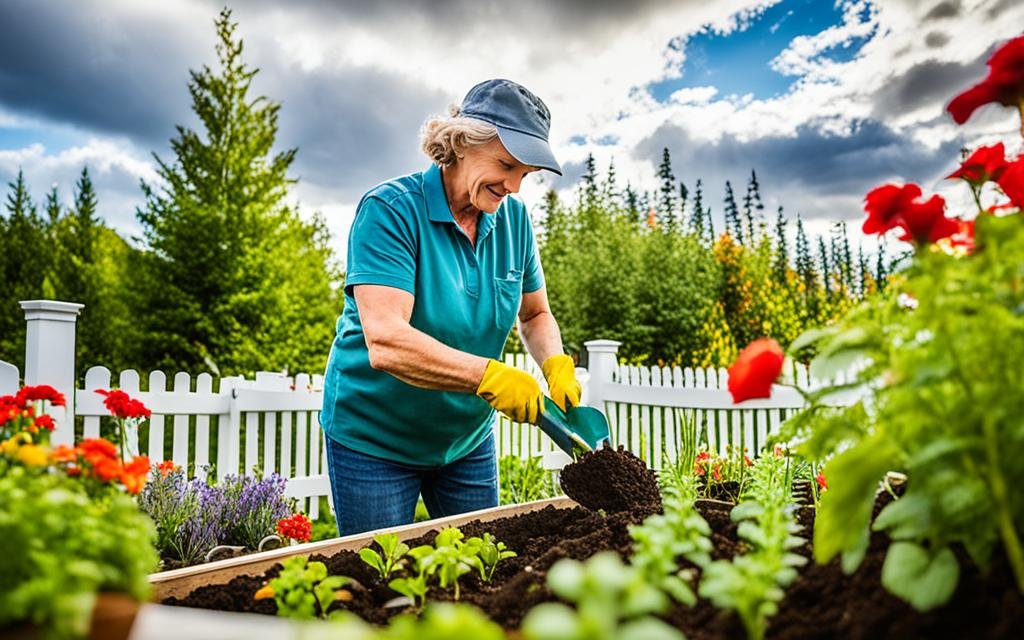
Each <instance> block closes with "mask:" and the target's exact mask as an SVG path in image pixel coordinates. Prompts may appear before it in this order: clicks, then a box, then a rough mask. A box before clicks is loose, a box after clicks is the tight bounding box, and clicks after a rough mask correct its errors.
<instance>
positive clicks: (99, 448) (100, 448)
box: [78, 438, 117, 465]
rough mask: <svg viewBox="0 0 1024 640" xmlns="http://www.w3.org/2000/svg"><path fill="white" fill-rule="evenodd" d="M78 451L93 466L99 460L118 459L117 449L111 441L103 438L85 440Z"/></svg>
mask: <svg viewBox="0 0 1024 640" xmlns="http://www.w3.org/2000/svg"><path fill="white" fill-rule="evenodd" d="M78 449H79V451H81V452H82V456H83V457H84V458H85V459H86V460H88V461H89V463H90V464H93V465H95V464H96V462H97V461H99V460H104V459H107V460H114V459H116V458H117V447H115V446H114V444H113V443H112V442H110V441H109V440H104V439H103V438H89V439H87V440H83V441H82V444H80V445H78Z"/></svg>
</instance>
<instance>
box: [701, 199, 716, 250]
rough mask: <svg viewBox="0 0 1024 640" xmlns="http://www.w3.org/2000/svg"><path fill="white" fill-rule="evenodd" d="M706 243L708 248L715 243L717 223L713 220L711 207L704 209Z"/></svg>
mask: <svg viewBox="0 0 1024 640" xmlns="http://www.w3.org/2000/svg"><path fill="white" fill-rule="evenodd" d="M703 228H704V238H703V240H704V242H705V244H706V245H707V246H709V247H710V246H711V245H712V244H714V243H715V223H714V221H713V220H712V219H711V207H704V225H703Z"/></svg>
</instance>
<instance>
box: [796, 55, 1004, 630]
mask: <svg viewBox="0 0 1024 640" xmlns="http://www.w3.org/2000/svg"><path fill="white" fill-rule="evenodd" d="M1022 53H1024V38H1021V37H1017V38H1015V39H1013V40H1011V41H1010V42H1008V43H1006V44H1005V45H1004V46H1003V47H1001V48H1000V49H999V50H998V51H997V52H996V53H995V54H994V55H993V56H992V59H991V60H990V61H989V65H990V67H992V72H991V74H990V78H989V79H988V80H986V81H985V82H983V83H982V85H985V84H986V83H989V81H990V80H992V82H996V83H997V84H999V85H1000V88H999V89H998V91H997V92H996V93H994V94H993V93H987V92H991V91H996V90H995V89H993V88H992V86H988V87H985V88H984V90H982V87H981V85H979V86H978V87H975V88H974V89H971V90H969V91H968V92H965V93H964V94H962V95H961V96H959V97H958V98H956V99H954V101H953V102H952V103H950V112H951V113H954V115H955V118H956V119H957V121H958V122H962V121H963V120H965V119H966V118H967V117H969V115H970V111H973V109H974V107H976V106H978V104H979V102H978V99H979V98H981V97H983V96H986V95H988V96H992V95H996V96H1000V97H999V98H998V99H997V100H996V101H1000V102H1002V104H1004V105H1012V106H1017V105H1018V103H1019V102H1020V101H1021V100H1022V99H1024V75H1022V74H1021V73H1020V72H1019V70H1017V69H1019V64H1017V63H1016V62H1012V61H1013V60H1019V59H1020V55H1021V54H1022ZM1007 63H1010V66H1008V67H1006V68H1000V69H997V67H1001V66H1002V65H1005V64H1007ZM1013 65H1016V66H1013ZM967 103H970V104H967ZM954 104H956V105H957V106H955V107H954ZM968 106H970V108H969V109H968V108H967V107H968ZM949 178H953V179H960V180H963V181H964V182H966V183H967V186H968V187H969V189H970V191H971V195H972V196H973V199H974V202H975V204H976V205H977V208H978V213H977V215H976V216H975V217H974V218H973V219H967V218H968V217H969V216H965V217H964V218H963V219H957V218H951V217H947V216H946V212H945V208H946V203H945V201H944V200H943V199H942V197H940V196H938V195H934V196H931V197H928V198H926V197H925V196H924V195H923V194H922V190H921V188H920V187H919V186H917V185H915V184H904V185H897V184H886V185H882V186H879V187H877V188H875V189H873V190H872V191H871V192H869V193H868V194H867V197H866V205H865V210H866V212H867V214H868V216H867V219H866V220H865V222H864V231H865V233H878V234H884V233H887V232H889V231H890V230H899V231H900V233H901V236H900V239H901V240H904V241H907V242H910V243H912V245H913V247H914V253H913V256H912V259H911V260H910V262H909V264H908V265H907V266H906V269H905V271H904V272H903V273H901V274H900V277H899V278H898V279H895V280H894V281H893V282H892V284H891V285H890V289H889V291H887V295H884V296H882V297H879V298H878V299H876V300H874V301H872V302H870V303H868V304H864V305H862V306H860V307H858V308H857V309H855V310H853V311H852V312H851V313H850V314H849V315H848V316H847V317H845V318H844V319H843V320H842V321H841V322H840V323H838V324H837V325H835V326H832V327H827V328H824V329H819V330H815V331H811V332H808V333H806V334H804V335H803V336H801V337H800V338H798V339H797V340H796V341H795V342H794V343H793V344H792V345H791V346H790V351H791V352H793V351H795V350H796V349H798V348H802V347H805V346H814V347H816V349H817V353H818V355H817V356H816V358H815V359H814V361H813V362H812V363H811V369H812V374H815V372H817V375H816V377H818V378H827V377H830V376H831V375H832V374H834V373H837V372H842V371H844V370H848V369H851V368H852V370H851V371H848V372H847V373H848V375H847V377H846V379H845V380H844V381H843V382H842V383H836V384H831V385H828V386H825V387H822V388H820V389H815V390H813V391H808V392H805V397H806V398H807V399H808V401H809V403H810V405H811V407H810V409H808V410H807V411H805V412H804V413H803V414H800V415H798V416H797V417H796V418H794V419H793V420H792V421H790V423H788V424H787V425H785V430H784V433H783V435H784V436H786V437H791V438H794V439H797V440H798V441H799V443H800V450H801V451H802V452H803V453H804V454H805V455H806V456H807V457H809V458H810V459H811V460H813V461H815V462H818V461H823V460H824V461H825V466H824V474H825V476H826V477H827V478H828V479H829V489H828V491H827V492H825V493H824V494H823V495H822V497H821V508H820V510H819V513H818V517H817V522H816V525H815V530H814V555H815V559H816V560H817V561H818V562H821V563H824V562H828V561H829V560H830V559H831V558H833V557H834V556H836V555H841V556H842V564H843V568H844V569H845V570H846V571H847V572H852V571H853V570H854V569H856V568H857V566H858V565H859V564H860V563H861V560H862V559H863V557H864V553H865V551H866V549H867V548H868V542H869V538H870V530H871V529H872V528H873V529H874V530H878V531H885V532H886V533H888V535H889V537H890V538H891V539H892V541H893V542H892V544H891V545H890V546H889V548H888V551H887V553H886V558H885V564H884V565H883V568H882V584H883V585H884V586H885V588H886V589H888V590H889V591H890V592H891V593H893V594H895V595H897V596H899V597H900V598H903V599H904V600H906V601H907V602H909V603H910V604H911V605H913V606H914V607H915V608H917V609H919V610H929V609H932V608H934V607H937V606H940V605H942V604H944V603H946V602H948V601H949V599H950V598H951V597H952V595H953V593H954V592H955V590H956V586H957V584H958V582H959V577H960V567H959V563H958V562H957V561H956V558H955V556H954V555H953V551H952V546H953V545H957V544H959V545H963V548H964V549H965V550H966V551H967V554H968V556H969V557H970V559H971V561H972V562H973V563H974V564H976V565H977V566H979V567H981V568H982V569H984V568H986V567H988V566H989V564H990V563H991V561H992V557H993V554H994V553H995V552H996V548H997V545H998V546H1001V549H1000V552H1005V554H1006V558H1007V560H1008V563H1009V566H1010V568H1011V569H1012V571H1013V574H1014V578H1015V580H1016V584H1017V589H1018V591H1019V592H1020V593H1022V594H1024V544H1022V542H1021V529H1022V527H1024V501H1022V500H1021V499H1020V497H1019V493H1020V492H1019V491H1015V488H1016V487H1020V486H1021V485H1022V484H1024V465H1022V464H1021V462H1020V461H1021V459H1022V456H1024V430H1021V429H1020V428H1019V424H1020V419H1019V416H1020V415H1021V414H1022V413H1024V391H1022V390H1024V372H1022V369H1021V366H1020V362H1021V360H1022V359H1024V339H1022V337H1024V315H1022V313H1021V311H1022V309H1024V287H1022V286H1021V281H1022V277H1024V272H1022V268H1021V265H1022V264H1024V213H1022V212H1024V156H1021V155H1018V156H1017V157H1016V158H1007V157H1006V153H1005V147H1004V145H1003V143H1001V142H1000V143H997V144H994V145H990V146H986V147H981V148H979V149H977V150H976V151H975V152H974V153H972V154H971V155H970V156H969V157H968V158H966V159H965V160H964V161H963V162H962V163H961V166H960V168H959V169H957V170H956V171H954V172H953V173H952V174H950V176H949ZM984 201H988V203H993V204H990V205H986V204H983V202H984ZM851 396H852V397H851ZM834 405H842V406H839V407H837V406H834ZM890 470H898V471H903V472H905V473H906V475H907V477H908V482H907V489H906V493H905V494H904V496H903V497H902V498H900V499H899V500H895V501H893V502H892V503H890V504H889V505H887V506H886V507H885V508H884V509H883V510H882V511H881V512H880V513H879V514H878V516H877V518H876V519H875V520H874V523H873V524H872V522H871V515H872V507H873V505H874V502H875V494H876V492H877V488H878V485H879V482H880V481H881V480H882V479H883V477H884V476H885V475H886V473H887V472H888V471H890Z"/></svg>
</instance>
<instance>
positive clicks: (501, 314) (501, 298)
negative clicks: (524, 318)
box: [494, 272, 523, 331]
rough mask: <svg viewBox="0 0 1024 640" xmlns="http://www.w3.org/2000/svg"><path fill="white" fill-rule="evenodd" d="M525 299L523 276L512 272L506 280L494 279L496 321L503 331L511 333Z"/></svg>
mask: <svg viewBox="0 0 1024 640" xmlns="http://www.w3.org/2000/svg"><path fill="white" fill-rule="evenodd" d="M522 299H523V276H522V274H521V273H514V272H510V273H509V275H508V276H506V277H504V278H495V279H494V321H495V324H496V325H497V327H498V328H499V329H501V330H502V331H510V330H511V329H512V325H514V324H515V322H516V316H517V315H518V314H519V303H520V302H521V301H522Z"/></svg>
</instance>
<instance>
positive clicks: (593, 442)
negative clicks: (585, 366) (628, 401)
mask: <svg viewBox="0 0 1024 640" xmlns="http://www.w3.org/2000/svg"><path fill="white" fill-rule="evenodd" d="M539 421H540V424H539V426H540V428H541V431H543V432H544V433H546V434H548V437H550V438H551V439H552V440H553V441H554V442H555V444H556V445H558V448H559V449H561V450H562V451H564V452H566V453H568V454H569V455H570V456H572V457H573V458H574V459H575V458H576V455H577V453H580V452H585V451H593V450H594V449H598V448H600V447H601V446H603V445H605V444H609V443H610V441H611V440H610V434H609V432H608V420H607V419H606V418H605V417H604V414H602V413H601V412H600V411H598V410H597V409H594V408H593V407H569V409H568V410H567V411H562V410H561V409H560V408H559V407H558V405H557V404H555V401H554V400H552V399H551V398H549V397H547V396H544V408H543V410H542V411H541V413H540V419H539Z"/></svg>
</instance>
